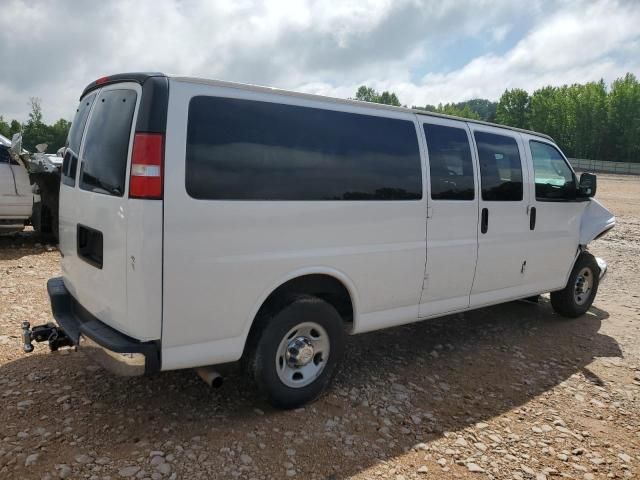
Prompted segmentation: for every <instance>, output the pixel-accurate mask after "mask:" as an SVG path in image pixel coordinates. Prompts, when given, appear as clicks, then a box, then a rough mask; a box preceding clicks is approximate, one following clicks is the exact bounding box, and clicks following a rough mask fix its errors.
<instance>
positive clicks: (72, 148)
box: [62, 93, 96, 187]
mask: <svg viewBox="0 0 640 480" xmlns="http://www.w3.org/2000/svg"><path fill="white" fill-rule="evenodd" d="M95 98H96V94H95V93H93V94H91V95H89V96H87V97H85V98H83V99H82V100H80V104H79V105H78V108H77V110H76V114H75V116H74V117H73V122H72V123H71V129H70V130H69V135H68V137H67V144H66V150H65V154H64V159H63V160H62V182H63V183H64V184H65V185H70V186H72V187H73V186H74V185H75V184H76V169H77V168H78V155H79V154H80V144H81V142H82V134H83V133H84V127H85V125H86V123H87V117H88V116H89V111H90V110H91V105H92V104H93V100H94V99H95Z"/></svg>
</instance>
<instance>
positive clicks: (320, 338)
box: [248, 296, 345, 409]
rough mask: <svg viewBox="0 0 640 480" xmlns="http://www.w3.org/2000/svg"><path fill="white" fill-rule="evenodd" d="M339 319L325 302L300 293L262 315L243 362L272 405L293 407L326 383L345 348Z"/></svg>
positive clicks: (315, 394) (306, 400) (308, 399)
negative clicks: (274, 309)
mask: <svg viewBox="0 0 640 480" xmlns="http://www.w3.org/2000/svg"><path fill="white" fill-rule="evenodd" d="M344 337H345V335H344V329H343V325H342V318H341V317H340V315H339V314H338V312H337V311H336V309H335V308H334V307H333V306H332V305H331V304H329V303H327V302H325V301H324V300H321V299H319V298H316V297H308V296H305V297H299V298H297V299H295V300H293V301H292V302H291V303H289V304H287V305H286V306H285V307H283V308H282V309H280V310H279V311H278V312H277V313H275V314H274V315H273V316H271V317H270V318H265V319H261V328H260V330H259V331H257V332H255V334H254V339H253V342H252V344H253V345H252V346H251V351H250V352H249V356H250V359H249V362H248V367H249V370H250V373H251V374H252V375H253V377H254V379H255V381H256V384H257V386H258V389H259V390H260V392H261V393H262V394H263V395H265V396H266V398H267V400H268V401H269V403H271V405H273V406H274V407H276V408H285V409H288V408H296V407H299V406H301V405H304V404H305V403H307V402H310V401H312V400H314V399H316V398H317V397H318V396H319V395H320V394H321V393H322V392H323V391H324V390H325V389H326V388H327V387H328V385H329V384H330V382H331V380H332V378H333V376H334V375H335V373H336V370H337V367H338V364H339V362H340V359H341V357H342V353H343V351H344V341H345V339H344Z"/></svg>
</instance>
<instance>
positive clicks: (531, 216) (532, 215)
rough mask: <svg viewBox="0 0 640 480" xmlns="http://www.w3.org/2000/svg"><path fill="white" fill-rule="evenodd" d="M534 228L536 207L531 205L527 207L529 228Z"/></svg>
mask: <svg viewBox="0 0 640 480" xmlns="http://www.w3.org/2000/svg"><path fill="white" fill-rule="evenodd" d="M535 228H536V207H531V208H530V209H529V230H534V229H535Z"/></svg>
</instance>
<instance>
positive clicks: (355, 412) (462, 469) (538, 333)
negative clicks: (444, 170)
mask: <svg viewBox="0 0 640 480" xmlns="http://www.w3.org/2000/svg"><path fill="white" fill-rule="evenodd" d="M599 189H600V191H599V193H598V197H599V198H600V199H601V200H603V201H604V203H605V204H606V205H607V206H608V207H609V208H611V209H612V210H613V211H614V212H615V213H616V215H617V216H618V220H619V224H618V226H617V227H616V229H615V230H614V231H613V232H611V233H610V234H609V235H607V236H606V237H604V238H603V239H601V240H599V241H597V242H595V244H593V246H592V248H591V250H592V251H593V252H594V253H595V254H597V255H600V256H603V257H605V258H606V259H607V260H608V262H609V265H610V272H609V275H608V278H607V280H606V282H605V283H604V284H603V285H602V286H601V289H600V292H599V294H598V297H597V299H596V302H595V305H594V307H593V308H592V309H591V311H590V312H589V313H588V314H587V315H585V316H583V317H581V318H578V319H575V320H566V319H562V318H559V317H558V316H557V315H555V314H554V313H553V312H552V310H551V307H550V305H549V303H548V299H547V298H543V299H542V300H541V302H540V303H539V304H537V305H535V304H529V303H525V302H513V303H509V304H505V305H500V306H495V307H490V308H484V309H481V310H477V311H474V312H469V313H466V314H459V315H453V316H448V317H445V318H442V319H438V320H435V321H430V322H424V323H421V324H414V325H410V326H405V327H399V328H394V329H389V330H385V331H380V332H374V333H370V334H365V335H360V336H355V337H351V338H350V341H349V346H348V352H347V355H346V358H345V362H344V367H343V368H342V370H341V373H340V374H339V375H338V378H337V380H336V383H335V384H334V386H333V388H332V389H331V391H330V392H329V393H328V394H327V395H325V396H324V397H322V398H321V399H320V400H318V401H317V402H315V403H314V404H312V405H309V406H307V407H306V408H304V409H300V410H296V411H291V412H280V411H275V410H273V409H271V408H269V407H268V406H267V405H266V404H264V403H263V402H262V401H260V400H259V399H258V398H257V396H256V391H255V389H254V387H253V385H252V384H251V383H250V382H249V381H248V380H246V379H245V378H244V377H242V376H240V375H239V374H238V373H236V372H235V371H233V370H231V372H230V373H229V377H228V378H227V380H226V382H225V384H224V386H223V387H222V388H221V389H218V390H210V389H208V387H207V386H206V385H205V384H204V382H202V381H201V380H200V379H199V378H198V377H197V376H196V375H195V373H194V372H193V371H191V370H185V371H177V372H168V373H162V374H158V375H156V376H153V377H148V378H129V379H126V378H117V377H113V376H112V375H110V374H109V373H107V372H105V371H103V370H102V369H100V368H99V367H96V366H94V365H93V364H92V363H91V362H90V361H89V359H88V358H86V357H85V356H84V355H83V354H82V353H80V352H75V351H72V350H63V351H60V352H57V353H55V354H52V353H49V352H48V349H47V348H46V347H44V346H42V345H39V346H37V347H36V351H35V353H33V354H31V355H23V354H22V353H21V351H20V349H19V347H20V340H19V337H18V333H19V324H20V321H22V320H25V319H28V320H31V321H32V324H38V323H45V322H47V321H49V319H50V309H49V305H48V299H47V296H46V291H45V282H46V280H47V279H48V278H49V277H51V276H53V275H56V274H57V273H58V268H59V267H58V260H59V254H58V252H57V250H56V249H55V248H52V247H50V246H47V245H40V244H38V243H36V242H37V240H36V239H35V238H33V236H32V234H30V233H29V232H26V233H23V234H20V235H14V236H11V237H4V238H0V406H1V407H2V408H1V409H0V478H2V479H10V478H16V479H18V478H19V479H23V478H42V479H50V478H74V479H75V478H90V479H109V478H110V479H114V480H115V479H120V478H138V479H143V478H152V479H165V478H189V479H192V478H196V479H199V478H203V479H205V478H249V479H281V478H288V477H291V478H305V479H343V478H352V479H371V478H373V479H377V478H389V479H394V480H403V479H404V480H408V479H415V478H438V479H452V478H477V479H481V478H487V477H488V478H499V479H503V478H504V479H536V480H539V479H545V478H548V479H551V478H555V477H558V478H560V477H565V478H574V479H598V478H640V415H639V414H640V342H639V341H638V336H639V334H640V281H639V280H638V271H639V270H640V178H639V177H622V176H613V175H611V176H606V175H601V176H600V185H599Z"/></svg>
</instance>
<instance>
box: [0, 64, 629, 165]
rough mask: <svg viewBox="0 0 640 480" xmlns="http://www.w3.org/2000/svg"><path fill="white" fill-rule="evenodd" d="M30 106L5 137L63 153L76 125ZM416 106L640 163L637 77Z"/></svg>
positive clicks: (3, 125)
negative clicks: (48, 119)
mask: <svg viewBox="0 0 640 480" xmlns="http://www.w3.org/2000/svg"><path fill="white" fill-rule="evenodd" d="M355 99H356V100H362V101H365V102H375V103H382V104H386V105H395V106H400V105H401V103H400V100H399V98H398V96H397V95H396V94H395V93H394V92H390V91H383V92H378V91H376V90H375V89H374V88H372V87H368V86H365V85H363V86H361V87H360V88H358V90H357V91H356V94H355ZM29 102H30V106H31V112H30V113H29V118H28V120H27V121H26V122H25V123H24V124H22V123H20V122H19V121H17V120H15V119H14V120H11V121H8V120H5V119H4V118H3V117H2V115H0V134H2V135H4V136H5V137H8V138H11V136H12V135H13V134H14V133H17V132H22V138H23V147H24V148H26V149H27V150H29V151H32V152H33V151H35V146H36V145H37V144H39V143H47V144H48V145H49V148H48V149H47V151H48V152H51V153H52V152H55V151H57V150H58V149H59V148H60V147H62V146H64V144H65V142H66V138H67V134H68V132H69V127H70V126H71V122H69V121H67V120H65V119H63V118H61V119H60V120H58V121H57V122H55V123H53V124H51V125H47V124H45V123H44V122H43V121H42V106H41V101H40V99H39V98H36V97H31V98H30V99H29ZM413 108H416V109H421V110H428V111H431V112H436V113H443V114H447V115H454V116H458V117H463V118H470V119H474V120H484V121H488V122H495V123H500V124H503V125H509V126H513V127H519V128H526V129H530V130H535V131H537V132H541V133H546V134H547V135H550V136H551V137H552V138H554V140H555V141H556V142H557V143H558V144H559V145H560V147H561V148H562V150H563V151H564V152H565V154H566V155H567V156H569V157H574V158H590V159H597V160H615V161H625V162H640V83H639V82H638V79H637V78H636V76H635V75H633V74H632V73H627V74H626V75H625V76H624V77H621V78H618V79H617V80H615V81H614V82H613V83H612V84H611V85H610V86H609V87H608V86H607V85H606V84H605V83H604V81H603V80H600V81H599V82H588V83H584V84H579V83H575V84H573V85H562V86H560V87H552V86H548V87H543V88H539V89H538V90H535V91H534V92H533V93H532V94H529V93H528V92H527V91H525V90H523V89H520V88H513V89H508V90H505V92H504V93H503V94H502V96H501V97H500V100H499V101H497V102H493V101H491V100H487V99H483V98H475V99H472V100H467V101H465V102H457V103H445V104H442V103H440V104H438V105H437V106H436V105H424V106H414V107H413Z"/></svg>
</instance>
